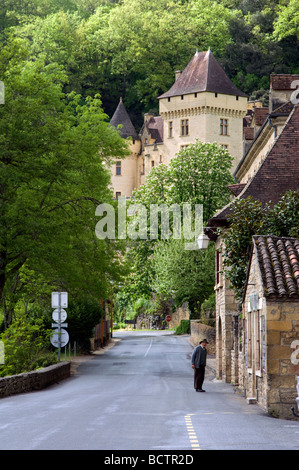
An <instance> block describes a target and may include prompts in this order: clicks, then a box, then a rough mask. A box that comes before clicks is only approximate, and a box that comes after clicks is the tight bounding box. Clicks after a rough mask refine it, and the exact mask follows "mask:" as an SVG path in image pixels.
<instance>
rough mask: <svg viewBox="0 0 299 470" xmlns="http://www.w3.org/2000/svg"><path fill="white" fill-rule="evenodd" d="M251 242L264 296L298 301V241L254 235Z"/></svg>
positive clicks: (295, 239)
mask: <svg viewBox="0 0 299 470" xmlns="http://www.w3.org/2000/svg"><path fill="white" fill-rule="evenodd" d="M253 240H254V245H255V247H256V252H257V259H258V263H259V267H260V271H261V275H262V281H263V287H264V294H265V296H266V297H268V298H269V297H270V298H280V299H282V298H288V299H299V239H297V238H284V237H274V236H268V235H263V236H261V235H256V236H254V237H253Z"/></svg>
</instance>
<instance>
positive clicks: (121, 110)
mask: <svg viewBox="0 0 299 470" xmlns="http://www.w3.org/2000/svg"><path fill="white" fill-rule="evenodd" d="M110 124H111V126H113V127H115V129H117V126H119V125H122V128H121V129H119V133H120V135H121V137H122V138H123V139H127V138H128V137H132V138H133V139H138V134H137V132H136V130H135V127H134V126H133V124H132V121H131V119H130V116H129V115H128V113H127V110H126V108H125V106H124V104H123V100H122V98H120V100H119V104H118V106H117V108H116V110H115V112H114V114H113V116H112V118H111V121H110Z"/></svg>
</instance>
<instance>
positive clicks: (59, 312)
mask: <svg viewBox="0 0 299 470" xmlns="http://www.w3.org/2000/svg"><path fill="white" fill-rule="evenodd" d="M60 353H61V293H60V292H59V293H58V362H60Z"/></svg>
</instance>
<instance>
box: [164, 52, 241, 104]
mask: <svg viewBox="0 0 299 470" xmlns="http://www.w3.org/2000/svg"><path fill="white" fill-rule="evenodd" d="M204 91H210V92H213V93H222V94H225V95H233V96H244V97H247V95H246V94H245V93H243V92H242V91H240V90H239V89H238V88H237V87H236V86H235V85H234V84H233V82H232V81H231V80H230V79H229V78H228V76H227V75H226V73H225V72H224V70H223V68H222V67H221V66H220V64H219V63H218V62H217V60H216V59H215V57H214V56H213V54H212V52H211V51H210V49H209V50H208V51H207V52H196V54H195V55H194V56H193V58H192V59H191V61H190V62H189V64H188V65H187V67H186V68H185V69H184V70H183V72H182V73H181V75H180V76H179V78H178V79H177V80H176V82H175V83H174V84H173V85H172V87H171V88H170V89H169V90H168V91H167V92H166V93H164V94H163V95H161V96H159V98H158V99H161V98H170V97H172V96H179V95H186V94H189V93H200V92H204Z"/></svg>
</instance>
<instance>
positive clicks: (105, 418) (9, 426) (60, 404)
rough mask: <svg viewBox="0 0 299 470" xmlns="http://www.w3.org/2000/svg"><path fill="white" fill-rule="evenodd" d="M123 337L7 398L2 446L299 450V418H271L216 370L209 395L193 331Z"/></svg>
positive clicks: (209, 378)
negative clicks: (194, 362)
mask: <svg viewBox="0 0 299 470" xmlns="http://www.w3.org/2000/svg"><path fill="white" fill-rule="evenodd" d="M114 337H115V338H117V339H118V340H119V341H118V342H116V344H115V346H114V347H113V348H111V349H109V350H107V351H106V352H105V354H101V355H94V356H93V357H92V358H91V359H90V360H88V361H87V362H85V363H83V364H81V365H80V366H79V368H78V370H77V372H76V374H75V375H73V376H72V377H70V378H69V379H66V380H64V381H62V382H61V383H59V384H56V385H53V386H51V387H49V388H47V389H45V390H42V391H37V392H32V393H26V394H21V395H15V396H12V397H8V398H3V399H1V400H0V416H1V424H0V449H1V450H101V449H102V450H105V451H109V452H108V453H107V455H108V456H109V457H108V458H110V457H111V456H112V455H114V454H113V451H122V450H123V451H128V450H136V451H138V450H148V451H152V452H158V453H161V454H163V455H164V454H165V453H166V454H167V452H168V453H169V452H170V451H172V452H177V453H179V451H182V452H184V453H185V454H186V452H187V454H188V452H189V453H190V452H191V453H192V452H195V451H197V450H298V449H299V420H297V421H289V420H278V419H275V418H272V417H269V416H267V415H266V414H265V413H264V412H263V411H262V410H261V409H260V408H259V407H258V405H248V404H247V402H246V400H245V399H244V398H243V397H241V396H239V395H238V394H237V393H235V392H234V389H233V387H232V386H231V385H230V384H225V383H222V382H221V381H218V380H217V379H216V378H215V376H214V374H213V373H212V372H211V370H209V368H208V369H207V374H206V380H205V383H204V388H205V390H206V393H196V392H195V391H194V389H193V371H192V369H191V365H190V357H191V353H192V349H193V348H192V345H191V343H190V341H189V337H188V336H175V335H173V334H170V333H169V332H167V331H153V332H144V333H140V332H123V333H120V332H119V333H117V332H115V334H114ZM208 365H209V358H208ZM111 451H112V452H111ZM115 455H116V454H115ZM111 458H112V459H113V457H111ZM111 463H112V462H111ZM132 466H134V465H132Z"/></svg>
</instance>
